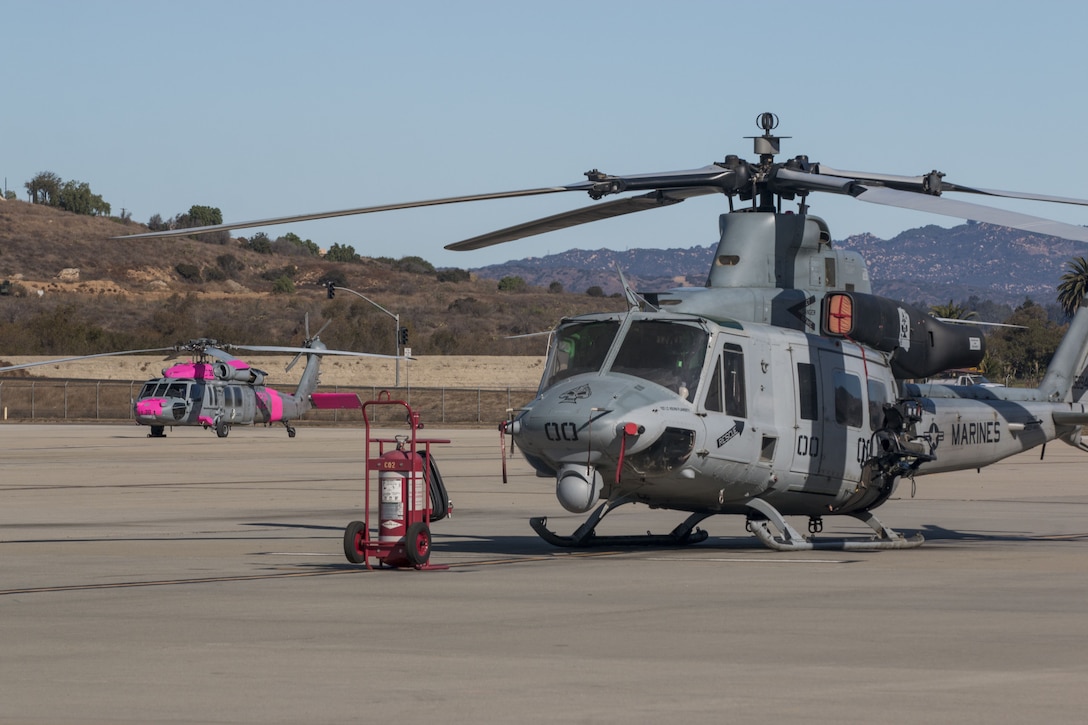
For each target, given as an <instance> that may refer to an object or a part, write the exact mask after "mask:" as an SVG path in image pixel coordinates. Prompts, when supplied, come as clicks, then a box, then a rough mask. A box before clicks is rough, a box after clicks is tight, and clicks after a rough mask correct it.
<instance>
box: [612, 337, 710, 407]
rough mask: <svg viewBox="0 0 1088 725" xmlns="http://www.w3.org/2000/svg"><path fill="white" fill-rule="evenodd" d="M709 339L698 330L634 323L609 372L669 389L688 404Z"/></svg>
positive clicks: (701, 371) (700, 374) (698, 376)
mask: <svg viewBox="0 0 1088 725" xmlns="http://www.w3.org/2000/svg"><path fill="white" fill-rule="evenodd" d="M708 339H709V335H708V334H707V333H706V331H705V330H703V329H702V328H700V327H696V326H694V325H688V324H683V323H678V322H671V321H663V320H637V321H635V322H633V323H632V324H631V326H630V327H629V328H628V329H627V334H626V335H624V338H623V342H622V343H621V344H620V349H619V351H618V352H617V353H616V359H615V361H614V362H613V363H612V368H611V371H612V372H614V373H623V374H625V375H634V376H637V377H640V378H642V379H644V380H649V381H650V382H652V383H657V384H658V385H661V386H664V387H666V388H669V389H670V390H672V391H673V392H675V393H677V394H678V395H679V396H680V397H682V398H684V399H685V400H687V401H688V402H691V401H692V400H693V398H694V395H695V388H696V386H697V384H698V382H699V378H700V377H701V376H702V373H703V362H704V359H705V358H706V347H707V340H708Z"/></svg>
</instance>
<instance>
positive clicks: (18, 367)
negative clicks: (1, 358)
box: [0, 347, 174, 373]
mask: <svg viewBox="0 0 1088 725" xmlns="http://www.w3.org/2000/svg"><path fill="white" fill-rule="evenodd" d="M173 350H174V348H172V347H151V348H148V349H146V350H121V351H119V352H99V353H95V354H94V355H77V356H75V357H59V358H56V359H55V360H42V361H40V362H32V363H23V364H22V365H8V366H6V367H2V368H0V373H2V372H6V371H8V370H22V369H23V368H36V367H40V366H42V365H53V364H58V365H59V364H60V363H68V362H78V361H80V360H90V359H92V358H97V357H113V356H116V355H143V354H146V353H152V352H172V351H173Z"/></svg>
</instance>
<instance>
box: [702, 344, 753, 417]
mask: <svg viewBox="0 0 1088 725" xmlns="http://www.w3.org/2000/svg"><path fill="white" fill-rule="evenodd" d="M703 407H704V408H706V409H707V410H709V411H714V412H718V413H725V414H726V415H732V416H735V417H737V418H747V417H748V404H747V400H746V396H745V392H744V351H743V350H742V349H741V347H740V345H734V344H732V343H729V342H727V343H725V345H724V346H723V348H722V354H721V355H720V356H719V357H718V360H717V362H716V364H715V365H714V369H713V370H712V371H711V373H710V380H709V381H708V385H707V391H706V402H705V403H704V405H703Z"/></svg>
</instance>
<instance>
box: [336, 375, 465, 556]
mask: <svg viewBox="0 0 1088 725" xmlns="http://www.w3.org/2000/svg"><path fill="white" fill-rule="evenodd" d="M388 405H399V406H402V407H403V408H404V409H405V411H406V413H407V415H406V420H407V422H408V427H409V429H410V430H409V433H407V434H405V435H396V436H394V437H393V438H380V437H375V436H373V435H372V434H371V420H370V418H371V416H370V413H372V412H376V411H372V410H371V409H372V408H374V407H376V406H388ZM361 407H362V410H363V422H364V424H365V426H366V489H365V490H366V498H365V509H364V510H365V514H364V518H363V520H362V521H352V522H351V523H350V524H348V526H347V529H346V530H345V531H344V555H345V556H347V559H348V561H350V562H352V563H353V564H366V568H367V569H372V568H373V567H372V566H371V559H377V561H378V563H379V566H392V567H409V566H410V567H414V568H416V569H448V568H449V567H448V566H445V565H435V564H431V563H430V556H431V522H432V521H435V520H438V519H441V518H444V517H445V516H446V515H447V514H448V513H449V508H450V507H449V502H448V497H447V496H446V494H445V489H444V487H443V486H442V482H441V476H440V475H439V473H438V468H437V467H436V466H435V465H434V460H433V459H432V458H431V445H432V444H435V443H449V442H450V441H449V440H440V439H437V438H431V439H422V438H418V437H417V435H416V432H417V431H418V430H419V429H420V428H422V427H423V426H422V425H421V424H420V422H419V414H418V413H415V412H414V411H413V410H412V408H411V407H410V406H409V405H408V403H406V402H404V401H403V400H392V399H390V396H389V393H388V391H382V392H381V393H380V394H379V395H378V399H377V400H371V401H368V402H366V403H363V404H362V406H361ZM436 479H437V480H436ZM436 491H438V492H439V493H440V496H436V495H435V492H436ZM372 495H373V496H374V497H375V500H374V501H373V502H374V503H376V504H377V506H376V507H375V506H374V505H372V499H371V496H372ZM436 498H440V499H441V500H440V501H436V500H435V499H436ZM436 506H440V507H442V508H441V509H439V510H436ZM375 508H376V509H377V514H378V520H377V526H376V527H372V526H371V518H372V512H373V510H374V509H375Z"/></svg>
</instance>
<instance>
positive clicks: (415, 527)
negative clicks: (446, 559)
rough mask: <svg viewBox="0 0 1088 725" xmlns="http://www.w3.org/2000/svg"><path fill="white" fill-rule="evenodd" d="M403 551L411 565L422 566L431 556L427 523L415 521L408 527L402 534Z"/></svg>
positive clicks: (429, 532)
mask: <svg viewBox="0 0 1088 725" xmlns="http://www.w3.org/2000/svg"><path fill="white" fill-rule="evenodd" d="M404 548H405V549H407V551H406V552H405V553H407V555H408V561H409V563H410V564H411V565H412V566H423V565H424V564H426V563H427V560H428V559H430V558H431V530H430V528H428V526H427V524H425V523H423V522H422V521H417V522H416V523H414V524H412V525H411V526H409V527H408V533H407V534H405V535H404Z"/></svg>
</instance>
